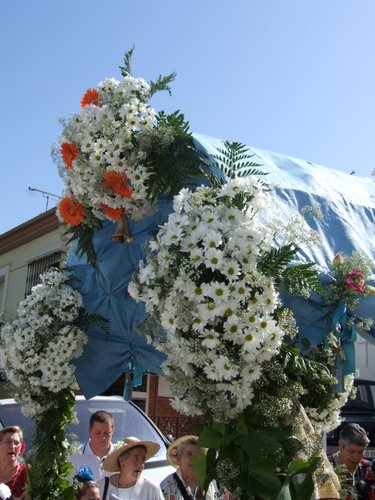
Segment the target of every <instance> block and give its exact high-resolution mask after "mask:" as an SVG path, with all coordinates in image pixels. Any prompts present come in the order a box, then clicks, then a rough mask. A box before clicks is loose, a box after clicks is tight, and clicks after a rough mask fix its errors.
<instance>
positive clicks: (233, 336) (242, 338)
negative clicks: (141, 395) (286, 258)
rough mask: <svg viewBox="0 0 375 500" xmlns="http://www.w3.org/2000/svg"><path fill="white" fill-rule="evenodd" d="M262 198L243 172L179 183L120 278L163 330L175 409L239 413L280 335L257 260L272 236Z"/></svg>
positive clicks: (274, 302) (271, 294) (270, 286)
mask: <svg viewBox="0 0 375 500" xmlns="http://www.w3.org/2000/svg"><path fill="white" fill-rule="evenodd" d="M264 199H265V193H264V191H263V189H262V186H261V184H260V183H259V181H258V180H257V179H254V178H250V177H249V178H240V179H235V180H230V181H229V182H228V183H227V184H224V185H223V186H222V187H221V188H209V187H200V188H198V189H197V190H196V191H194V192H191V191H189V190H187V189H183V190H181V191H180V194H179V195H178V196H176V197H175V199H174V212H173V213H172V214H171V215H170V216H169V219H168V222H167V223H165V224H164V225H163V226H162V227H161V229H160V230H159V232H158V234H157V237H156V240H154V241H151V242H150V249H151V251H152V252H153V253H152V254H150V256H149V259H148V263H147V264H142V263H141V265H140V271H139V274H138V275H137V276H136V278H135V279H134V280H133V281H132V283H131V284H130V286H129V293H130V294H131V296H132V297H133V298H134V299H135V300H142V301H144V302H145V306H146V310H147V312H148V313H149V314H150V315H151V316H153V317H154V318H156V320H157V321H159V322H160V324H161V325H162V328H163V329H164V330H165V332H166V336H165V338H163V336H162V337H161V338H159V339H158V340H159V341H158V342H157V343H156V347H157V348H158V349H159V350H160V351H162V352H164V353H166V354H167V356H168V359H167V361H166V362H165V363H164V365H163V368H164V372H165V374H166V376H167V377H169V378H170V381H171V385H172V390H173V391H174V396H175V401H174V403H173V405H174V407H175V408H176V409H178V410H180V411H182V412H184V413H188V414H192V415H194V414H202V413H207V411H208V412H209V413H211V414H213V418H214V419H217V420H220V419H223V418H224V420H226V419H228V418H231V417H234V416H236V415H237V414H239V413H240V412H241V411H242V410H243V409H244V408H245V407H246V406H248V405H249V403H250V402H251V400H252V397H253V389H252V384H253V382H254V381H256V380H257V379H258V378H259V377H260V376H261V374H262V363H263V362H264V361H267V360H269V359H271V358H272V356H274V354H275V353H276V352H277V351H278V348H279V346H280V344H281V341H282V337H283V331H282V330H281V329H280V328H279V327H278V325H277V323H276V321H275V320H274V319H273V312H274V311H275V309H276V308H277V307H278V306H279V299H278V295H277V292H276V290H275V287H274V282H273V280H272V278H270V277H268V276H265V275H264V274H262V273H261V272H260V271H259V270H258V269H257V262H258V259H259V257H260V255H261V254H262V253H263V252H267V251H269V250H270V248H271V242H272V239H271V234H270V232H269V231H268V229H267V228H266V226H264V225H262V224H259V223H258V222H257V211H258V210H259V208H260V207H261V205H262V202H263V201H264ZM244 200H246V201H245V203H244ZM178 374H180V375H178ZM199 386H200V388H199ZM214 401H215V402H216V403H213V402H214ZM210 404H212V407H211V408H210V409H208V410H207V408H208V407H209V406H210Z"/></svg>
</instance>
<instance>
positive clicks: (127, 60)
mask: <svg viewBox="0 0 375 500" xmlns="http://www.w3.org/2000/svg"><path fill="white" fill-rule="evenodd" d="M133 52H134V45H133V47H132V48H131V49H130V50H128V51H127V52H125V55H124V66H119V68H120V70H121V74H122V76H123V77H125V76H129V75H131V74H132V71H131V60H132V55H133Z"/></svg>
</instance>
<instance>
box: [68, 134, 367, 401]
mask: <svg viewBox="0 0 375 500" xmlns="http://www.w3.org/2000/svg"><path fill="white" fill-rule="evenodd" d="M194 138H195V141H196V143H197V145H198V147H201V148H202V149H204V150H206V151H207V152H208V153H209V154H217V149H216V148H217V147H222V145H223V143H222V141H221V140H219V139H215V138H211V137H208V136H203V135H200V134H195V135H194ZM249 152H250V153H252V154H253V155H254V157H253V161H256V162H258V163H259V164H260V165H261V167H260V168H261V170H262V171H264V172H267V173H268V175H267V176H266V177H265V180H266V181H267V182H269V183H270V184H271V186H272V187H273V188H274V191H273V193H272V195H271V199H272V207H270V209H272V212H274V213H275V215H276V214H277V216H278V217H279V218H280V217H283V216H284V214H285V217H288V214H290V213H291V211H293V210H297V211H300V210H301V209H302V208H304V207H306V206H317V207H319V209H320V211H321V212H322V215H323V217H322V219H309V220H308V223H309V224H310V226H311V227H312V228H313V229H315V230H316V231H317V232H318V233H319V235H320V238H321V244H320V245H319V246H313V247H308V246H306V247H303V248H302V253H301V254H300V257H299V258H300V260H301V261H306V262H308V261H314V262H316V263H317V265H318V269H319V271H320V273H321V276H322V279H324V280H326V281H329V280H330V267H329V265H330V262H331V261H332V259H333V257H334V256H335V255H336V253H338V252H343V253H345V254H346V255H350V254H351V253H352V251H353V250H355V251H358V252H361V253H364V254H366V255H368V256H369V257H370V258H372V259H373V260H375V183H374V182H372V180H371V179H370V178H361V177H356V176H354V175H349V174H346V173H343V172H340V171H337V170H332V169H329V168H326V167H323V166H320V165H314V164H311V163H309V162H307V161H304V160H299V159H296V158H292V157H289V156H285V155H282V154H277V153H271V152H268V151H264V150H261V149H257V148H252V147H249ZM171 210H172V204H171V203H170V202H168V201H167V199H166V197H162V198H161V199H160V200H159V210H158V212H157V214H156V215H155V216H153V217H149V218H147V219H145V220H143V221H141V222H140V223H137V224H134V223H133V222H132V221H130V230H131V232H132V235H133V237H134V241H133V243H130V244H118V243H114V242H112V241H111V236H112V234H113V232H114V228H115V224H111V223H109V222H106V223H104V224H103V229H102V230H101V231H97V232H96V233H95V238H94V246H95V249H96V253H97V258H98V266H99V272H98V273H96V272H95V270H94V269H92V268H91V266H90V265H89V264H87V261H86V258H85V257H80V256H78V255H77V252H76V245H75V244H73V246H72V248H71V250H70V253H69V257H68V262H67V264H68V268H69V269H70V270H72V271H73V273H74V275H75V276H76V277H78V278H79V281H78V282H77V283H76V285H75V286H77V288H79V290H80V291H81V293H82V294H83V296H84V302H85V308H86V310H87V312H88V313H97V314H101V315H102V316H104V317H105V318H108V319H109V320H110V325H109V335H108V336H106V335H105V333H104V332H103V330H102V329H101V328H98V327H91V328H89V329H88V331H87V334H88V337H89V341H88V343H87V345H86V347H85V349H84V353H83V355H82V356H81V357H80V358H79V359H78V360H77V363H76V364H77V371H76V375H77V380H78V383H79V386H80V388H81V391H82V392H83V394H84V395H85V396H86V397H87V398H89V397H92V396H94V395H96V394H100V393H101V392H103V391H104V390H105V389H107V388H108V387H109V386H110V385H111V384H112V383H113V382H114V381H115V380H116V379H117V378H118V376H119V375H120V374H121V373H122V372H124V371H125V370H126V368H127V366H128V364H129V362H132V363H133V365H135V367H136V368H137V367H138V368H140V369H141V370H144V371H146V372H149V373H155V374H161V370H160V364H161V362H162V361H163V355H162V354H161V353H159V352H157V351H156V350H155V349H154V348H153V347H151V346H150V345H148V344H147V342H146V339H145V338H144V337H142V336H140V335H139V334H137V333H136V326H137V324H139V323H140V322H141V321H142V320H143V319H144V318H145V311H144V307H143V305H142V304H141V303H135V302H134V301H133V299H131V297H130V296H129V295H128V292H127V287H128V284H129V282H130V280H131V278H132V275H133V273H134V272H135V271H136V270H137V268H138V263H139V260H141V259H142V258H144V256H145V249H146V242H147V241H148V240H149V239H150V238H151V237H152V233H153V232H154V231H155V230H157V227H158V226H159V225H161V224H163V223H164V222H165V221H166V220H167V218H168V214H169V213H170V211H171ZM372 279H373V281H375V280H374V277H372ZM372 284H374V283H372ZM288 300H289V301H290V302H289V305H292V306H293V309H294V310H295V315H296V319H297V323H298V326H299V328H300V330H301V331H303V334H304V335H305V336H307V337H308V338H310V339H311V340H312V342H313V343H314V344H317V343H318V342H320V341H321V340H322V338H323V335H324V333H325V330H326V328H327V324H328V313H327V307H326V306H325V304H324V302H323V300H322V299H320V298H319V297H318V296H313V297H312V298H311V300H310V301H309V302H308V303H306V302H305V301H302V300H300V299H294V298H293V299H292V298H290V299H288ZM357 313H358V314H359V315H361V316H363V317H366V318H367V317H370V318H373V319H374V320H375V310H374V298H373V297H371V298H368V299H364V300H361V304H360V306H359V307H358V309H357ZM366 338H368V339H370V340H372V341H373V342H374V343H375V340H374V339H375V329H372V330H371V331H370V332H368V333H367V334H366Z"/></svg>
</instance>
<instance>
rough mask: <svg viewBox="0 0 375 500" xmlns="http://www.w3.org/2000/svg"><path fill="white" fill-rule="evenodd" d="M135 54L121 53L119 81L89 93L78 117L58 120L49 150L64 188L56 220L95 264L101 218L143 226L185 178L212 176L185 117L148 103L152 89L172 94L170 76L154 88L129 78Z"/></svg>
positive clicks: (142, 81)
mask: <svg viewBox="0 0 375 500" xmlns="http://www.w3.org/2000/svg"><path fill="white" fill-rule="evenodd" d="M132 52H133V50H130V51H128V52H127V53H126V54H125V58H124V60H125V66H124V67H121V70H122V76H123V78H122V79H121V80H117V79H115V78H107V79H105V80H104V81H102V82H100V83H99V84H98V87H97V89H93V88H91V89H88V90H87V91H86V92H85V94H84V95H83V97H82V99H81V112H80V113H74V114H73V115H72V116H71V117H70V119H69V120H62V123H63V126H64V130H63V133H62V135H61V137H60V146H59V147H55V148H54V149H53V156H54V159H55V161H56V162H57V164H58V165H59V171H60V174H61V176H62V177H63V180H64V182H65V186H66V189H65V192H64V194H63V197H62V200H61V201H60V203H59V204H58V207H57V215H58V217H59V219H60V221H61V222H62V223H64V224H65V225H66V228H67V232H68V234H70V240H74V239H77V240H78V250H79V251H80V252H81V253H85V254H86V255H87V256H88V260H89V262H90V263H91V264H92V265H94V266H95V255H94V251H93V249H92V243H91V240H92V230H93V229H97V228H100V227H101V223H102V221H103V220H109V221H111V222H116V221H118V220H120V219H121V218H123V217H130V218H132V220H133V221H135V222H137V221H140V220H141V219H143V218H144V217H146V216H148V215H151V214H153V213H154V212H155V211H156V210H157V198H158V196H159V195H161V194H162V193H163V192H167V193H168V194H169V195H170V196H173V195H174V194H176V193H177V192H178V191H179V189H180V188H181V187H182V185H183V182H186V181H187V179H192V178H194V177H200V178H202V177H205V176H208V175H209V174H208V173H207V171H206V170H205V168H204V162H205V154H204V153H203V152H201V151H198V150H197V148H196V147H195V145H194V141H193V139H192V137H191V134H190V133H189V130H188V129H189V126H188V123H187V122H185V120H184V116H183V115H182V114H181V113H180V112H178V111H177V112H175V113H172V114H171V115H165V114H164V113H163V112H160V113H156V111H155V110H154V108H152V107H151V105H150V104H149V100H150V98H151V97H152V96H153V95H154V94H155V93H156V92H157V91H159V90H167V91H168V92H169V93H170V87H169V85H168V83H170V82H171V81H172V80H173V79H174V78H175V73H171V74H170V75H167V76H165V77H161V76H160V77H159V78H158V80H157V81H156V82H152V81H150V82H147V81H146V80H144V79H143V78H136V77H133V76H132V75H131V66H130V64H131V55H132ZM90 245H91V247H90Z"/></svg>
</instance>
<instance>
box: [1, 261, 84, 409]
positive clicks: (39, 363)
mask: <svg viewBox="0 0 375 500" xmlns="http://www.w3.org/2000/svg"><path fill="white" fill-rule="evenodd" d="M41 280H42V283H41V284H40V285H37V286H35V287H34V288H33V289H32V292H31V294H30V295H29V296H28V297H26V299H25V300H23V301H22V302H20V304H19V307H18V310H17V317H16V318H15V319H14V320H13V321H11V322H9V323H6V324H5V325H4V327H3V329H2V332H1V333H2V342H1V346H0V362H1V363H2V365H3V367H4V369H5V372H6V375H7V377H8V379H9V381H10V382H11V383H12V384H13V385H14V386H15V387H16V390H17V395H16V396H15V397H16V399H17V400H19V401H20V402H21V403H22V404H23V411H24V413H25V414H28V415H31V416H34V415H37V414H38V412H39V411H40V410H41V409H44V410H45V409H46V408H45V400H44V396H43V394H44V391H45V390H46V389H47V390H48V391H50V392H53V393H56V392H59V391H60V390H62V389H64V388H67V387H69V388H71V387H72V386H75V385H76V382H75V377H74V372H75V367H74V366H73V365H72V363H71V361H72V359H73V358H77V357H79V356H80V355H81V353H82V347H83V345H84V344H85V343H86V342H87V336H86V334H85V333H84V332H83V330H81V329H80V328H79V327H78V326H76V324H75V323H76V321H77V319H78V318H79V314H80V310H81V308H83V301H82V296H81V294H80V293H79V292H78V291H76V290H73V289H72V288H71V287H70V286H69V285H68V284H67V283H66V281H67V280H68V276H67V275H66V274H65V273H63V272H61V271H56V270H50V271H47V272H46V273H44V274H43V275H41Z"/></svg>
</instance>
